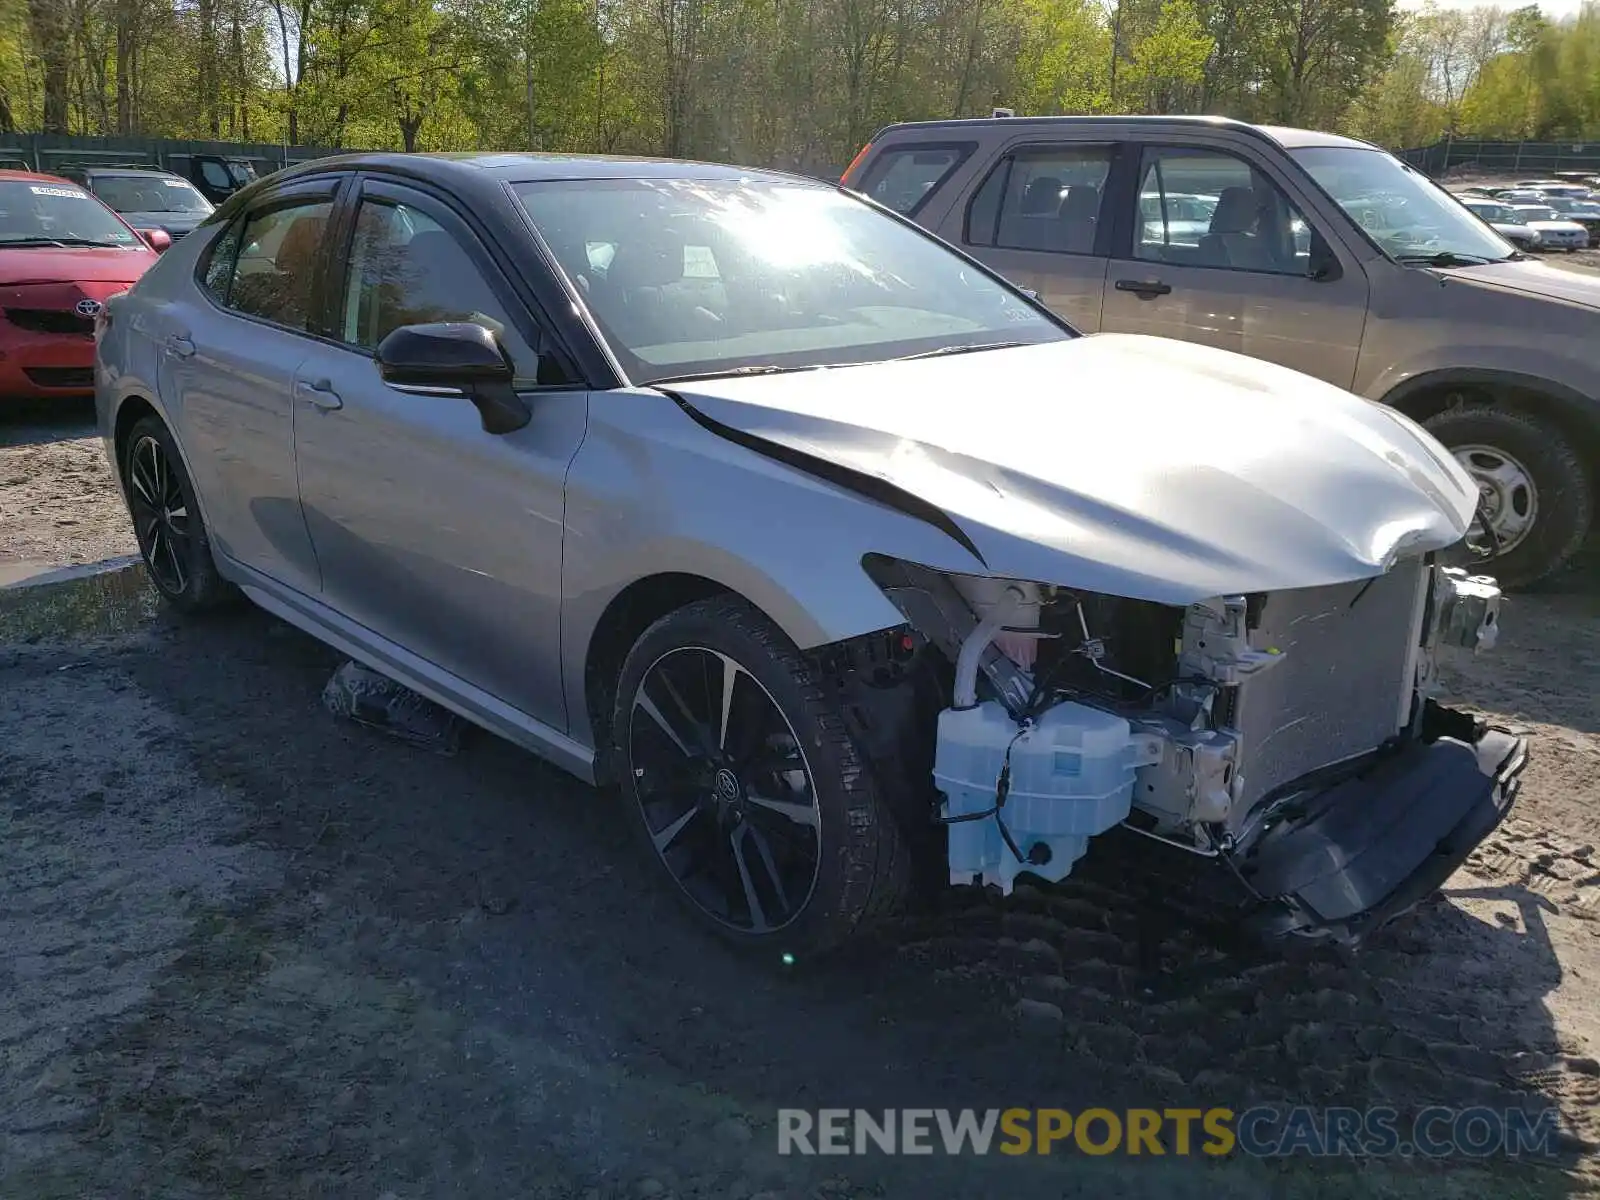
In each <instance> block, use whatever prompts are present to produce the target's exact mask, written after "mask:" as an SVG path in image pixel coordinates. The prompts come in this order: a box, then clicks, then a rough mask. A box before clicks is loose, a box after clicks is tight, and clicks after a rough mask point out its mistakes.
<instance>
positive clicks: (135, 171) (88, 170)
mask: <svg viewBox="0 0 1600 1200" xmlns="http://www.w3.org/2000/svg"><path fill="white" fill-rule="evenodd" d="M74 169H75V170H79V171H82V172H83V173H84V174H85V175H134V176H140V175H154V176H155V177H156V178H157V179H183V176H182V175H179V174H178V173H177V172H176V171H163V170H162V169H161V168H160V167H75V168H74ZM183 181H184V182H185V183H187V182H188V180H187V179H183Z"/></svg>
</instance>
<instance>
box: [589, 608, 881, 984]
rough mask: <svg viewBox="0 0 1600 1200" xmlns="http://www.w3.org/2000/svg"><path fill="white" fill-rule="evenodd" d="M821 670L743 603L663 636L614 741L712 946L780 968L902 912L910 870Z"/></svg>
mask: <svg viewBox="0 0 1600 1200" xmlns="http://www.w3.org/2000/svg"><path fill="white" fill-rule="evenodd" d="M818 683H819V680H818V679H817V678H816V676H815V674H814V669H813V668H812V666H811V665H810V663H809V662H808V661H807V660H806V659H805V658H804V656H802V655H801V654H800V653H799V652H798V651H797V650H796V649H795V648H794V646H793V644H792V643H790V642H789V641H788V639H787V638H785V637H784V635H783V634H782V632H781V631H779V630H778V629H777V628H776V627H775V626H773V625H772V623H771V622H770V621H768V620H767V618H766V617H764V616H763V615H762V614H761V613H759V612H757V611H756V610H755V609H753V608H752V607H751V606H750V605H748V604H746V603H745V602H744V601H742V600H739V599H738V598H736V597H732V596H719V597H714V598H712V599H709V600H703V601H698V602H696V603H694V604H691V605H689V606H688V607H686V608H683V609H680V610H678V611H677V612H675V613H671V614H669V615H667V616H666V617H663V618H662V619H661V620H659V621H657V622H656V623H655V624H654V625H652V626H651V627H650V629H648V630H647V631H646V632H645V634H644V635H643V636H642V637H641V638H640V639H639V641H638V642H637V643H636V644H635V646H634V647H633V650H632V651H631V652H630V653H629V655H628V659H627V662H626V663H625V664H624V666H623V669H622V673H621V677H620V679H619V680H618V687H617V693H616V700H615V705H614V712H613V718H612V728H611V742H612V746H611V754H612V755H613V762H614V763H615V774H616V776H617V778H618V782H619V783H620V784H621V787H622V791H623V793H624V801H625V803H626V804H627V805H628V807H629V809H630V810H631V816H632V824H633V827H634V830H635V833H636V834H637V836H638V840H639V841H640V842H642V843H643V845H644V846H645V847H646V848H647V852H648V854H649V855H650V857H652V858H653V859H654V860H655V861H656V862H657V863H658V864H659V865H660V867H661V868H662V869H663V870H664V871H665V872H666V874H667V876H668V877H669V878H670V879H671V881H672V884H673V888H674V890H675V891H676V893H677V894H678V896H679V898H680V899H681V900H683V901H684V902H685V903H686V904H687V905H688V907H689V909H690V910H691V911H692V912H693V913H694V914H695V915H696V916H697V917H699V918H700V919H701V921H702V922H703V923H704V924H705V925H706V926H708V927H709V928H710V929H711V930H712V931H714V932H715V933H717V934H719V935H720V936H722V937H724V938H726V939H728V940H730V941H733V942H735V943H736V944H739V945H742V946H746V947H758V946H759V947H762V948H766V949H770V950H773V951H775V952H778V953H780V954H782V955H790V956H793V955H798V954H807V955H810V954H814V953H817V952H820V951H823V950H827V949H832V948H833V947H835V946H837V945H838V944H840V943H841V942H843V941H844V940H846V939H847V938H848V937H849V936H850V935H851V934H853V933H854V932H855V931H856V929H857V927H858V926H860V925H862V924H863V922H864V921H865V920H866V919H867V918H869V917H871V916H875V915H878V914H880V913H883V912H887V911H889V910H890V909H892V908H897V907H898V906H899V903H900V900H901V898H902V896H903V892H904V889H905V887H906V886H907V884H908V879H909V861H908V859H907V853H906V850H905V847H904V845H903V840H902V838H901V837H900V833H899V830H898V827H897V826H896V825H895V824H894V820H893V818H892V816H890V815H889V813H888V811H887V808H886V806H885V805H884V804H883V803H882V801H881V800H880V798H879V795H878V792H877V790H876V788H875V786H874V784H873V782H872V779H871V772H870V771H869V770H867V769H866V768H865V765H864V763H863V762H862V759H861V757H860V754H859V751H858V749H857V747H856V745H855V743H854V741H853V739H852V738H851V737H850V735H849V734H848V732H847V731H846V729H845V725H844V722H843V719H842V718H841V717H840V715H839V713H838V712H837V710H836V709H835V707H834V705H833V703H832V702H831V700H830V699H829V697H828V695H827V693H826V692H825V691H824V690H823V689H822V688H820V687H819V686H818Z"/></svg>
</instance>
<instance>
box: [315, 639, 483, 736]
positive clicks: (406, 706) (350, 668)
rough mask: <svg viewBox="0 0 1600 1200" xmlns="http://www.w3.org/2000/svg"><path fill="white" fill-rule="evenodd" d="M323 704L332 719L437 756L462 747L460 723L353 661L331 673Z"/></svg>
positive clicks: (440, 709) (460, 720)
mask: <svg viewBox="0 0 1600 1200" xmlns="http://www.w3.org/2000/svg"><path fill="white" fill-rule="evenodd" d="M322 703H323V704H324V705H326V706H327V709H328V711H329V712H331V713H333V715H334V716H336V717H346V718H348V719H349V720H352V721H354V722H355V723H356V724H358V725H365V726H366V727H367V728H369V729H376V730H378V731H379V732H380V733H386V734H388V735H389V736H390V737H396V738H399V739H400V740H401V741H404V742H409V743H411V744H412V745H413V746H421V747H422V748H423V749H425V750H432V751H433V752H434V753H436V754H446V755H449V754H454V753H456V751H458V750H459V749H461V734H462V731H463V729H464V728H465V726H466V722H465V721H463V720H462V719H461V718H460V717H458V716H456V714H455V713H453V712H451V711H450V710H449V709H447V708H443V707H441V706H440V705H437V704H435V703H434V702H433V701H432V700H429V699H428V698H427V697H425V696H421V695H419V694H417V693H416V692H414V691H412V690H411V689H410V688H408V687H406V686H405V685H404V684H400V683H396V682H395V681H394V680H392V679H390V678H389V677H388V676H387V675H380V674H379V673H378V672H377V671H374V670H372V669H371V668H369V667H364V666H362V665H361V664H360V663H358V662H353V661H346V662H345V663H344V665H343V666H341V667H340V668H339V669H338V670H337V671H335V672H334V673H333V678H331V679H329V680H328V686H327V687H325V688H323V689H322Z"/></svg>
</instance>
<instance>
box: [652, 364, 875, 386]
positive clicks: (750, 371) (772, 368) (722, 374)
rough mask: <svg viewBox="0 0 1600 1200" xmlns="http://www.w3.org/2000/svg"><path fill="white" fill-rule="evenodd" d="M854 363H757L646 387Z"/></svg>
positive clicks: (664, 379)
mask: <svg viewBox="0 0 1600 1200" xmlns="http://www.w3.org/2000/svg"><path fill="white" fill-rule="evenodd" d="M854 365H855V364H853V363H807V364H806V365H805V366H801V367H780V366H778V365H777V364H775V363H757V364H756V365H755V366H753V367H729V368H727V369H726V370H723V371H696V372H695V373H694V374H692V375H663V376H662V377H661V378H659V379H646V380H644V386H646V387H660V386H661V385H662V384H664V383H694V382H695V381H696V380H700V379H738V378H740V377H742V376H745V375H787V374H789V373H790V372H792V371H825V370H827V369H828V368H830V367H834V366H854Z"/></svg>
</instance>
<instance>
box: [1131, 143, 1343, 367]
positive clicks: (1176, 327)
mask: <svg viewBox="0 0 1600 1200" xmlns="http://www.w3.org/2000/svg"><path fill="white" fill-rule="evenodd" d="M1138 181H1139V186H1138V188H1137V191H1136V192H1135V193H1134V194H1133V195H1132V196H1131V197H1130V202H1132V203H1134V204H1136V205H1137V206H1138V207H1137V211H1136V212H1134V213H1132V214H1124V217H1125V218H1126V217H1130V216H1131V220H1130V219H1124V221H1123V222H1122V224H1121V230H1120V234H1119V237H1120V240H1121V242H1122V244H1121V245H1119V246H1116V247H1114V250H1113V254H1112V258H1111V264H1110V270H1109V271H1108V272H1107V278H1106V285H1105V301H1104V306H1103V309H1102V325H1101V328H1102V329H1104V330H1106V331H1108V332H1115V333H1147V334H1155V335H1157V336H1160V337H1171V338H1179V339H1181V340H1183V341H1190V342H1205V343H1206V344H1208V345H1212V346H1218V347H1220V348H1222V349H1224V350H1234V351H1237V352H1239V353H1241V354H1248V355H1250V356H1251V357H1253V358H1262V359H1266V360H1267V361H1268V362H1275V363H1280V364H1282V365H1283V366H1286V367H1293V368H1294V369H1295V370H1297V371H1304V372H1305V373H1307V374H1308V375H1315V376H1317V377H1318V378H1320V379H1325V380H1327V381H1328V382H1329V383H1334V384H1337V385H1338V386H1340V387H1344V388H1347V387H1349V386H1350V385H1351V383H1352V382H1354V380H1355V372H1356V358H1357V355H1358V354H1359V352H1360V349H1361V334H1362V330H1363V328H1364V327H1365V324H1366V317H1367V278H1366V275H1365V273H1364V272H1363V271H1362V269H1361V265H1360V263H1359V262H1357V261H1356V260H1355V258H1354V257H1353V256H1351V255H1349V254H1348V253H1347V252H1345V251H1344V250H1343V249H1342V248H1341V247H1339V246H1338V245H1337V244H1336V243H1335V242H1333V241H1332V240H1330V239H1328V238H1326V237H1324V235H1323V234H1322V233H1321V232H1320V231H1319V230H1318V229H1317V228H1316V226H1315V225H1314V224H1313V223H1311V222H1310V221H1309V220H1308V219H1307V218H1306V217H1305V216H1304V215H1303V212H1302V207H1301V206H1300V205H1298V204H1296V203H1295V201H1294V200H1293V199H1292V198H1291V196H1290V195H1289V194H1288V192H1287V191H1286V189H1285V187H1284V186H1283V185H1282V184H1281V183H1280V182H1278V181H1277V180H1275V179H1274V178H1273V177H1272V175H1271V174H1270V173H1269V172H1268V170H1267V169H1266V167H1265V164H1263V163H1254V162H1251V161H1247V160H1246V159H1245V158H1243V157H1242V156H1240V155H1238V154H1235V153H1233V152H1231V151H1225V150H1221V149H1206V148H1201V147H1195V146H1184V147H1172V146H1154V145H1146V146H1144V147H1143V149H1142V152H1141V157H1140V161H1139V164H1138Z"/></svg>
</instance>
